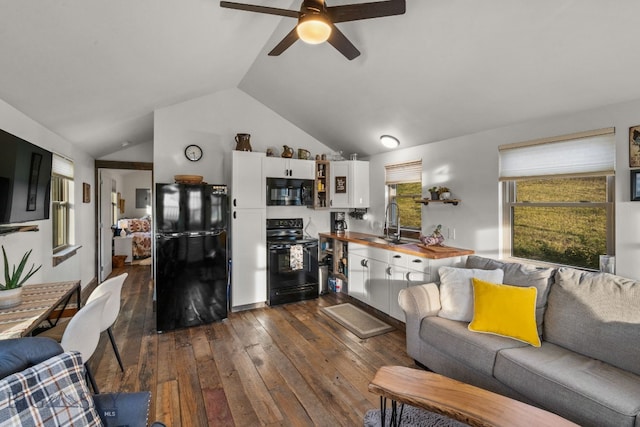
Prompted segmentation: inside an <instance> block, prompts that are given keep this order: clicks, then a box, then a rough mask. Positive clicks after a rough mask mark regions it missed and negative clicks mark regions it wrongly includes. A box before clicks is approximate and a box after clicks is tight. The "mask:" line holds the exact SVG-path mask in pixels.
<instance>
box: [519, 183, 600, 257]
mask: <svg viewBox="0 0 640 427" xmlns="http://www.w3.org/2000/svg"><path fill="white" fill-rule="evenodd" d="M516 189H517V192H516V194H517V196H516V200H517V202H519V203H517V204H516V205H515V206H513V208H512V215H513V218H512V221H513V222H512V224H513V230H512V231H513V234H512V236H513V242H512V254H513V256H516V257H519V258H527V259H532V260H538V261H547V262H552V263H557V264H564V265H572V266H576V267H584V268H591V269H596V270H597V269H598V264H599V255H602V254H606V253H607V209H606V207H602V206H594V204H595V203H604V202H606V200H607V192H606V177H589V178H553V179H539V180H530V181H519V182H517V185H516Z"/></svg>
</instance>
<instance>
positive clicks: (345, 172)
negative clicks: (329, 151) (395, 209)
mask: <svg viewBox="0 0 640 427" xmlns="http://www.w3.org/2000/svg"><path fill="white" fill-rule="evenodd" d="M329 171H330V176H331V186H330V189H331V202H330V205H331V207H332V208H368V207H369V162H364V161H360V160H344V161H337V162H331V165H330V168H329Z"/></svg>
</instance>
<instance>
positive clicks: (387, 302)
mask: <svg viewBox="0 0 640 427" xmlns="http://www.w3.org/2000/svg"><path fill="white" fill-rule="evenodd" d="M348 253H349V295H350V296H352V297H354V298H356V299H358V300H360V301H362V302H364V303H366V304H368V305H370V306H372V307H374V308H376V309H378V310H380V311H382V312H384V313H386V314H388V315H389V316H391V317H393V318H395V319H398V320H400V321H402V322H404V321H405V316H404V312H403V311H402V309H401V308H400V305H399V304H398V294H399V293H400V291H401V290H402V289H404V288H406V287H409V286H416V285H420V284H423V283H430V282H434V281H437V280H438V279H439V277H438V272H437V271H438V268H439V267H440V266H441V265H456V264H458V263H460V262H461V258H460V257H455V258H444V259H430V258H422V257H419V256H414V255H408V254H405V253H402V252H397V251H394V250H392V249H382V248H377V247H372V246H368V245H361V244H357V243H349V246H348Z"/></svg>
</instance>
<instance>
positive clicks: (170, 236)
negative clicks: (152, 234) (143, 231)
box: [156, 233, 183, 240]
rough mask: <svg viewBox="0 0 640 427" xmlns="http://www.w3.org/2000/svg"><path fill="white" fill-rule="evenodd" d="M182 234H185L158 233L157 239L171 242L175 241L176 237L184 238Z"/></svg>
mask: <svg viewBox="0 0 640 427" xmlns="http://www.w3.org/2000/svg"><path fill="white" fill-rule="evenodd" d="M182 234H183V233H158V234H157V235H156V237H157V238H158V239H165V240H169V239H175V238H176V237H180V236H182Z"/></svg>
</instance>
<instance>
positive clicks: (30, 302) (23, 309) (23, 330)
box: [0, 280, 80, 340]
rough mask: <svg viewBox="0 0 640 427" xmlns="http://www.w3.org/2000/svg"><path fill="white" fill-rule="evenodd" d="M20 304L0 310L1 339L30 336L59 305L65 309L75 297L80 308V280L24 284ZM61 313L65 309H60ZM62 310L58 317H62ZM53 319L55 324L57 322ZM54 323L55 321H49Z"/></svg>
mask: <svg viewBox="0 0 640 427" xmlns="http://www.w3.org/2000/svg"><path fill="white" fill-rule="evenodd" d="M23 288H24V290H23V291H22V303H20V305H18V306H16V307H11V308H5V309H0V340H3V339H8V338H20V337H24V336H27V335H29V334H30V333H31V332H32V331H33V330H34V329H36V328H37V327H38V325H39V324H40V323H42V322H44V321H45V320H47V319H49V316H50V315H51V313H53V311H54V310H55V309H56V308H57V307H58V306H60V305H64V306H65V307H66V306H67V304H68V303H69V301H70V300H71V298H72V297H73V295H74V294H75V295H76V301H77V303H78V305H77V307H78V309H79V308H80V281H79V280H77V281H72V282H57V283H41V284H37V285H36V284H34V285H23ZM62 311H64V308H63V310H62ZM62 311H61V312H60V315H62ZM59 318H60V316H58V319H56V320H55V323H57V321H58V320H59ZM51 323H52V324H55V323H54V322H51Z"/></svg>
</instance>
